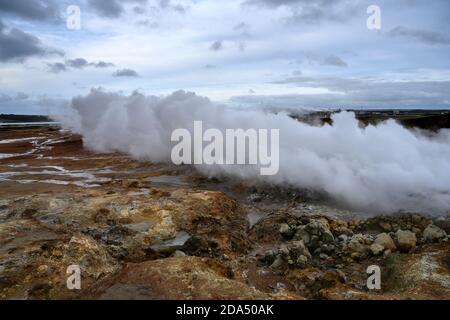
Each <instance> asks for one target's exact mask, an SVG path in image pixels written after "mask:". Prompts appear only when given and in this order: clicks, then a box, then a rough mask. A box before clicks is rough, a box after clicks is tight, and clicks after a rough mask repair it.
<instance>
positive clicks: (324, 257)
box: [319, 253, 329, 260]
mask: <svg viewBox="0 0 450 320" xmlns="http://www.w3.org/2000/svg"><path fill="white" fill-rule="evenodd" d="M319 258H320V259H322V260H327V259H328V258H329V256H328V255H327V254H325V253H321V254H319Z"/></svg>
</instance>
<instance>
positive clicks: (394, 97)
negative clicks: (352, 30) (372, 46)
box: [234, 76, 450, 108]
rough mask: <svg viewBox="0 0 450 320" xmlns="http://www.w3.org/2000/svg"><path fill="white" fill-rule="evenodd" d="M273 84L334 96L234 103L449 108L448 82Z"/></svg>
mask: <svg viewBox="0 0 450 320" xmlns="http://www.w3.org/2000/svg"><path fill="white" fill-rule="evenodd" d="M273 83H275V84H291V85H296V86H298V87H306V88H326V89H329V90H330V91H331V92H333V93H329V94H305V95H283V96H269V97H266V98H264V97H255V96H251V98H250V97H246V96H242V97H235V98H234V100H236V101H241V102H247V103H251V102H253V103H255V102H256V101H258V102H259V103H266V104H271V105H278V106H282V105H283V104H284V105H285V106H290V107H293V106H296V105H297V106H305V107H316V108H317V107H343V108H359V107H368V108H381V107H382V108H448V107H450V101H449V100H448V88H449V87H450V81H403V82H398V81H387V80H383V81H381V80H368V79H358V78H340V77H321V78H313V77H306V76H297V77H289V78H286V79H283V80H280V81H275V82H273Z"/></svg>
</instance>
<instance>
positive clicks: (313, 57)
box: [296, 52, 348, 67]
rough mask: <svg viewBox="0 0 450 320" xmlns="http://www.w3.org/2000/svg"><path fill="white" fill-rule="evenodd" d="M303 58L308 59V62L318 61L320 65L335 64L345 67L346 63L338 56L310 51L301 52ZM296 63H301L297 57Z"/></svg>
mask: <svg viewBox="0 0 450 320" xmlns="http://www.w3.org/2000/svg"><path fill="white" fill-rule="evenodd" d="M302 54H303V56H304V58H305V59H306V61H308V62H309V63H310V64H312V63H318V64H320V65H322V66H335V67H347V66H348V64H347V62H345V61H344V60H342V59H341V58H340V57H338V56H336V55H321V54H317V53H312V52H302ZM296 62H297V63H299V64H300V63H302V60H301V59H298V60H297V61H296Z"/></svg>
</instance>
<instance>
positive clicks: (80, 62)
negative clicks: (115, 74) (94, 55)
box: [47, 58, 114, 73]
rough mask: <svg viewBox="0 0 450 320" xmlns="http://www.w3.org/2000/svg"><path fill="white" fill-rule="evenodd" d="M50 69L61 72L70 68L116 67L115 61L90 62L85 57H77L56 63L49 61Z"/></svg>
mask: <svg viewBox="0 0 450 320" xmlns="http://www.w3.org/2000/svg"><path fill="white" fill-rule="evenodd" d="M47 65H48V66H49V71H50V72H53V73H59V72H64V71H68V70H69V69H70V68H73V69H80V70H81V69H84V68H87V67H95V68H109V67H114V64H113V63H110V62H104V61H99V62H88V61H87V60H86V59H84V58H76V59H69V60H66V61H65V62H64V63H63V62H56V63H48V64H47Z"/></svg>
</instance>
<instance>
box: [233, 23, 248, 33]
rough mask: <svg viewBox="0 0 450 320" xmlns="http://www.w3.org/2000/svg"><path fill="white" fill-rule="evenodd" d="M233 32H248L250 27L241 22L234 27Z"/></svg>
mask: <svg viewBox="0 0 450 320" xmlns="http://www.w3.org/2000/svg"><path fill="white" fill-rule="evenodd" d="M233 30H236V31H242V32H248V31H249V30H250V25H249V24H247V23H245V22H241V23H239V24H237V25H235V26H234V28H233Z"/></svg>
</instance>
